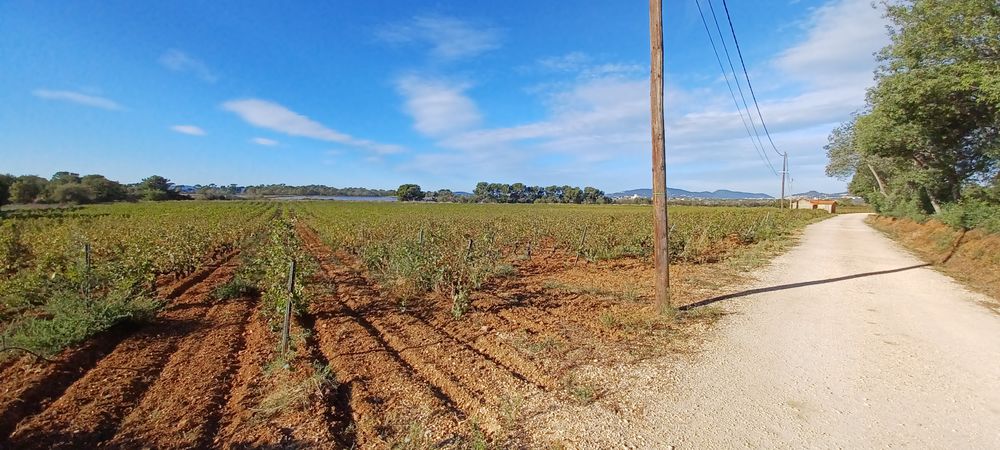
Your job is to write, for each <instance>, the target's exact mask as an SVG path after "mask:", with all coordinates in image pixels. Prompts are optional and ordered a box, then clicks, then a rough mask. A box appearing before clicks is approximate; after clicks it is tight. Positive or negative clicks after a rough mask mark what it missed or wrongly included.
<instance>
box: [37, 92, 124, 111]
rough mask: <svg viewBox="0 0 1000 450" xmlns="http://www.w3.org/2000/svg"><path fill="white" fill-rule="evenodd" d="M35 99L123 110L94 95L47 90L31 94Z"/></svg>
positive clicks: (116, 104) (109, 101)
mask: <svg viewBox="0 0 1000 450" xmlns="http://www.w3.org/2000/svg"><path fill="white" fill-rule="evenodd" d="M31 93H32V94H33V95H34V96H35V97H38V98H43V99H46V100H59V101H64V102H70V103H76V104H78V105H84V106H91V107H94V108H101V109H107V110H110V111H120V110H123V109H125V108H124V107H122V105H119V104H118V102H115V101H114V100H111V99H107V98H104V97H98V96H96V95H88V94H83V93H80V92H74V91H53V90H49V89H35V90H34V91H32V92H31Z"/></svg>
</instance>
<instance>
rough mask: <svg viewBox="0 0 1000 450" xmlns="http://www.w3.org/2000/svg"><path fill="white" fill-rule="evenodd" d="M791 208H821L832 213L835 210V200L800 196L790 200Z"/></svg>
mask: <svg viewBox="0 0 1000 450" xmlns="http://www.w3.org/2000/svg"><path fill="white" fill-rule="evenodd" d="M792 209H822V210H824V211H826V212H828V213H830V214H834V213H836V212H837V201H836V200H819V199H811V200H810V199H805V198H802V199H798V200H796V201H794V202H792Z"/></svg>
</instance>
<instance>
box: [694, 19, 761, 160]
mask: <svg viewBox="0 0 1000 450" xmlns="http://www.w3.org/2000/svg"><path fill="white" fill-rule="evenodd" d="M707 1H708V7H709V9H710V10H711V11H712V21H713V22H715V31H716V32H717V33H719V42H721V43H722V50H723V51H725V53H726V61H727V62H728V63H729V68H730V69H731V70H732V72H733V80H735V81H736V89H737V90H738V91H739V92H740V99H742V100H743V108H745V109H746V110H747V118H748V119H750V126H751V127H752V128H753V132H754V135H756V136H757V142H758V143H760V149H761V151H762V152H764V158H766V159H767V160H768V161H767V162H768V165H771V160H770V158H767V151H766V147H765V146H764V141H762V140H761V139H760V131H759V130H757V123H756V122H755V121H754V119H753V113H751V112H750V105H749V103H748V102H747V97H746V95H744V94H743V84H742V83H740V78H739V76H738V75H736V67H735V66H734V65H733V58H732V56H731V55H730V54H729V46H728V45H726V38H725V37H724V36H723V35H722V27H721V26H719V17H718V14H716V13H715V6H714V4H713V3H712V0H707ZM771 168H772V169H773V168H774V166H773V165H772V166H771Z"/></svg>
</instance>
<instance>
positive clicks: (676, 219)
mask: <svg viewBox="0 0 1000 450" xmlns="http://www.w3.org/2000/svg"><path fill="white" fill-rule="evenodd" d="M296 211H297V212H299V214H300V215H301V216H302V218H303V219H304V220H306V221H307V222H308V223H310V225H312V226H313V227H314V228H315V229H316V230H317V231H318V232H319V234H320V236H321V237H322V239H323V240H324V242H326V243H327V244H328V245H330V246H331V247H333V248H336V249H343V250H346V251H348V252H350V253H352V254H354V255H356V256H357V257H358V258H359V259H360V260H361V261H362V262H363V263H364V265H365V267H366V268H367V270H368V271H369V272H370V273H371V274H372V275H373V276H374V277H375V278H376V279H377V280H379V281H380V282H381V283H382V284H383V285H384V287H385V288H387V289H388V290H390V291H391V293H393V294H394V295H396V296H397V297H399V298H402V299H405V298H407V297H409V296H414V295H420V294H421V293H423V292H425V291H429V290H437V291H440V292H443V293H447V294H449V295H453V296H456V297H459V298H464V297H466V296H467V294H468V293H469V291H470V290H476V289H479V288H480V286H481V285H482V283H483V282H484V281H485V280H486V279H488V278H489V277H491V276H492V275H495V274H497V273H504V272H507V271H509V270H511V266H510V262H511V261H513V260H517V259H519V258H526V257H528V255H529V254H530V253H531V252H533V253H534V254H536V255H538V254H540V253H546V252H549V253H556V252H562V253H568V254H571V255H574V259H575V260H577V261H578V260H581V259H583V260H614V259H620V258H638V259H642V260H651V257H652V252H653V237H652V233H651V231H650V230H652V215H651V214H650V211H649V208H648V207H642V206H614V207H594V206H569V205H548V206H545V205H455V204H446V205H421V204H364V203H358V204H331V203H303V204H301V205H296ZM670 214H671V216H670V221H671V223H670V253H671V259H672V260H673V261H675V262H682V263H702V262H711V261H716V260H718V259H720V258H722V257H724V256H725V255H726V254H727V252H729V251H731V250H734V249H736V248H738V247H740V246H746V245H750V244H753V243H756V242H759V241H765V240H769V239H775V238H780V237H782V236H786V235H787V234H789V233H790V232H791V231H793V230H796V229H799V228H801V227H802V226H803V225H804V224H806V223H808V222H810V221H813V220H815V219H816V218H817V217H819V213H817V212H814V211H794V212H793V211H789V210H784V211H781V210H777V209H774V208H741V207H698V206H679V207H673V208H671V209H670ZM460 309H461V308H459V310H456V313H457V312H460Z"/></svg>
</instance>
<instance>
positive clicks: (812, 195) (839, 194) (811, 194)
mask: <svg viewBox="0 0 1000 450" xmlns="http://www.w3.org/2000/svg"><path fill="white" fill-rule="evenodd" d="M847 196H848V194H847V192H837V193H834V194H826V193H823V192H817V191H809V192H801V193H798V194H792V195H790V197H800V198H841V197H847Z"/></svg>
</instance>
